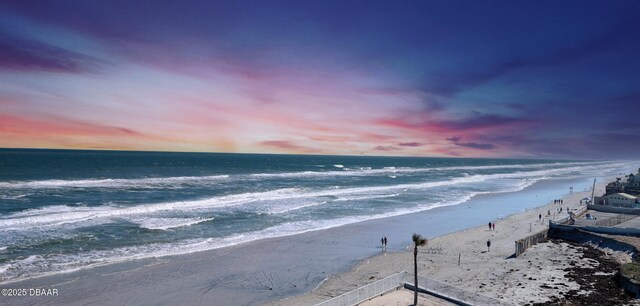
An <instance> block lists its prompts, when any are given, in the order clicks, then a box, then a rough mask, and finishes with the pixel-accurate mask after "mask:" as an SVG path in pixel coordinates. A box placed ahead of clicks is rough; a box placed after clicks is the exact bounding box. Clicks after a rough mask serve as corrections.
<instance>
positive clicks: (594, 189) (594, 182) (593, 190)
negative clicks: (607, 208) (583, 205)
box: [591, 178, 596, 205]
mask: <svg viewBox="0 0 640 306" xmlns="http://www.w3.org/2000/svg"><path fill="white" fill-rule="evenodd" d="M594 192H596V179H595V178H593V187H591V205H593V204H595V203H593V193H594Z"/></svg>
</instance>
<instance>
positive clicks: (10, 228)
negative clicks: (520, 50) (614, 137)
mask: <svg viewBox="0 0 640 306" xmlns="http://www.w3.org/2000/svg"><path fill="white" fill-rule="evenodd" d="M636 167H637V163H635V162H626V161H566V160H563V161H561V160H515V159H458V158H456V159H448V158H406V157H403V158H400V157H398V158H395V157H353V156H300V155H256V154H204V153H151V152H118V151H66V150H8V149H7V150H0V283H9V282H14V281H18V280H22V279H25V278H29V277H35V276H41V275H47V274H52V273H60V272H67V271H73V270H76V269H80V268H85V267H90V266H95V265H101V264H108V263H115V262H122V261H127V260H133V259H139V258H148V257H158V256H168V255H177V254H186V253H192V252H197V251H204V250H211V249H216V248H222V247H226V246H232V245H236V244H239V243H245V242H250V241H255V240H258V239H266V238H271V237H282V236H287V235H294V234H299V233H304V232H308V231H315V230H322V229H327V228H332V227H337V226H341V225H346V224H351V223H355V222H361V221H366V220H372V219H379V218H385V217H391V216H397V215H402V214H407V213H412V212H416V211H426V210H430V209H433V208H436V207H441V206H448V205H460V204H462V203H464V202H465V201H467V200H469V199H470V198H471V197H473V196H474V195H477V194H491V193H503V192H516V191H519V190H522V189H524V188H526V187H528V186H530V185H532V184H533V183H535V182H537V181H540V180H547V179H556V178H574V177H575V178H578V177H586V176H588V177H594V176H598V177H606V176H613V175H618V174H620V173H626V172H628V171H630V170H629V169H635V168H636Z"/></svg>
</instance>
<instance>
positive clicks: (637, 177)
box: [605, 169, 640, 196]
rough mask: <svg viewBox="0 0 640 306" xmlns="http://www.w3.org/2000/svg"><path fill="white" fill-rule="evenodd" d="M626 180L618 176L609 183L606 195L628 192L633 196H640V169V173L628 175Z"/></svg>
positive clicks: (639, 171) (639, 170)
mask: <svg viewBox="0 0 640 306" xmlns="http://www.w3.org/2000/svg"><path fill="white" fill-rule="evenodd" d="M625 178H627V180H626V181H624V182H623V181H622V180H621V179H620V178H617V179H616V181H615V182H611V183H609V184H607V187H606V192H605V195H610V194H614V193H626V194H629V195H632V196H640V169H638V173H636V174H633V173H631V174H629V175H626V176H625Z"/></svg>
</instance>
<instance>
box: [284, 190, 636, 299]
mask: <svg viewBox="0 0 640 306" xmlns="http://www.w3.org/2000/svg"><path fill="white" fill-rule="evenodd" d="M603 191H604V184H602V183H601V184H598V185H597V188H596V194H599V193H602V192H603ZM590 195H591V192H590V191H583V192H577V193H573V194H569V195H566V196H565V197H564V198H563V204H562V205H560V204H553V202H551V203H548V204H546V205H544V206H541V207H538V208H535V209H531V210H528V211H526V212H523V213H519V214H514V215H511V216H509V217H507V218H504V219H502V220H496V221H495V223H496V229H495V230H489V227H488V226H487V225H485V226H479V227H475V228H471V229H467V230H462V231H458V232H455V233H452V234H449V235H444V236H441V237H436V238H433V239H430V240H429V243H428V245H427V247H424V248H422V249H421V250H420V252H419V255H418V265H419V267H418V269H419V274H421V275H424V276H428V277H430V278H434V279H436V280H440V281H445V282H447V283H449V284H451V285H454V286H458V287H461V288H464V289H467V290H470V291H474V292H477V293H480V294H482V295H485V296H488V297H492V298H497V299H500V300H502V301H505V302H508V303H511V304H514V305H524V304H528V303H544V302H550V301H552V297H554V296H556V297H557V296H563V295H564V294H566V293H567V292H569V291H570V290H577V289H579V288H580V285H579V284H578V283H576V281H574V280H572V279H569V278H567V275H566V274H567V272H566V269H568V268H570V267H573V266H578V267H581V268H587V269H590V268H594V267H597V266H598V262H597V261H595V260H593V259H589V258H583V257H582V256H581V251H580V249H581V248H580V247H579V246H575V245H572V244H569V243H565V242H559V243H543V244H539V245H536V246H534V247H532V248H530V249H529V250H527V251H526V252H525V253H524V254H522V255H521V256H519V257H518V258H513V257H512V256H513V254H514V241H515V240H517V239H520V238H523V237H526V236H527V235H529V234H531V233H533V232H537V231H540V230H544V229H546V228H548V220H549V217H548V216H547V213H548V212H549V211H551V218H553V217H554V212H556V214H555V216H556V217H562V216H564V215H566V211H567V209H575V208H577V207H578V205H579V201H580V199H582V198H584V197H590ZM560 207H562V209H563V213H557V211H558V210H559V208H560ZM540 215H542V216H543V218H542V219H541V220H540V221H539V216H540ZM487 240H491V248H490V251H488V250H487V246H486V242H487ZM607 254H608V255H610V256H612V257H615V258H614V259H615V260H616V261H617V262H628V261H630V260H631V258H630V256H629V254H625V253H620V252H613V251H610V252H607ZM458 255H460V258H461V260H460V265H458ZM412 264H413V254H412V250H411V249H410V248H407V250H405V251H401V252H389V253H385V254H382V255H379V256H375V257H373V258H370V259H367V260H366V261H364V262H362V263H360V264H358V265H357V266H355V267H354V268H353V269H351V270H350V271H348V272H346V273H342V274H340V275H336V276H334V277H331V278H329V279H328V280H327V281H325V282H323V283H322V285H321V286H319V287H318V288H317V289H316V290H314V291H313V292H310V293H308V294H305V295H302V296H298V297H294V298H290V299H286V300H282V301H278V302H276V303H273V305H311V304H315V303H318V302H321V301H324V300H326V299H328V298H330V297H333V296H337V295H340V294H342V293H344V292H347V291H350V290H353V289H355V288H357V287H358V286H362V285H365V284H368V283H371V282H373V281H376V280H379V279H382V278H384V277H387V276H389V275H392V274H394V273H397V272H400V271H412ZM374 304H375V303H374ZM405 305H407V304H405Z"/></svg>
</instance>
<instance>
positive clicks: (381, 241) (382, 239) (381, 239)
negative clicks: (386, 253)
mask: <svg viewBox="0 0 640 306" xmlns="http://www.w3.org/2000/svg"><path fill="white" fill-rule="evenodd" d="M380 244H382V250H384V237H382V238H380Z"/></svg>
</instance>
